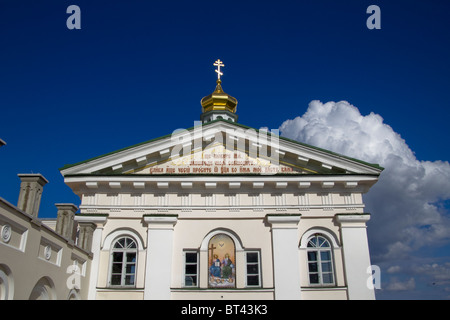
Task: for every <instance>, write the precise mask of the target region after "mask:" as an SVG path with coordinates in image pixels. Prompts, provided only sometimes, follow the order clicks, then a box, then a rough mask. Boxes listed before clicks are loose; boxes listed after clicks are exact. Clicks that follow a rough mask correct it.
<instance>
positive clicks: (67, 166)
mask: <svg viewBox="0 0 450 320" xmlns="http://www.w3.org/2000/svg"><path fill="white" fill-rule="evenodd" d="M219 121H222V122H226V123H229V124H232V125H235V126H238V127H241V128H244V129H253V130H256V132H259V130H258V129H255V128H252V127H249V126H245V125H243V124H240V123H236V122H233V121H229V120H225V119H217V120H214V121H211V122H208V123H203V124H202V125H201V126H202V127H205V126H208V125H210V124H213V123H216V122H219ZM196 127H198V126H194V127H191V128H188V129H186V130H187V131H191V130H194V128H196ZM267 134H268V135H272V134H271V133H270V132H269V131H267ZM171 135H172V134H167V135H164V136H162V137H159V138H155V139H151V140H148V141H144V142H141V143H138V144H135V145H132V146H129V147H126V148H122V149H119V150H116V151H112V152H109V153H106V154H103V155H100V156H97V157H94V158H91V159H87V160H84V161H80V162H77V163H74V164H66V165H64V166H63V167H62V168H60V169H59V170H60V171H62V170H65V169H68V168H72V167H75V166H78V165H80V164H83V163H88V162H91V161H94V160H97V159H100V158H103V157H107V156H109V155H112V154H115V153H118V152H121V151H125V150H128V149H132V148H135V147H138V146H141V145H144V144H147V143H150V142H154V141H158V140H161V139H164V138H168V137H170V136H171ZM279 139H281V140H284V141H289V142H292V143H294V144H297V145H300V146H303V147H307V148H311V149H314V150H318V151H321V152H325V153H328V154H330V155H334V156H337V157H341V158H344V159H348V160H352V161H355V162H358V163H361V164H363V165H367V166H370V167H372V168H375V169H378V170H380V171H382V170H384V168H383V167H381V166H380V165H378V164H373V163H368V162H365V161H362V160H359V159H355V158H351V157H348V156H345V155H342V154H339V153H336V152H332V151H329V150H326V149H322V148H319V147H315V146H312V145H309V144H306V143H303V142H298V141H296V140H292V139H289V138H285V137H282V136H279Z"/></svg>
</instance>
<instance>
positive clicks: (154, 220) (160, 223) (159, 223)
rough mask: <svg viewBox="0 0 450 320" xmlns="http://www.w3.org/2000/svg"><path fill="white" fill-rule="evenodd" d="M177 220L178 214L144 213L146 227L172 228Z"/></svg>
mask: <svg viewBox="0 0 450 320" xmlns="http://www.w3.org/2000/svg"><path fill="white" fill-rule="evenodd" d="M177 221H178V215H177V214H174V215H145V216H144V222H145V223H146V224H147V227H148V228H173V227H174V226H175V224H176V223H177Z"/></svg>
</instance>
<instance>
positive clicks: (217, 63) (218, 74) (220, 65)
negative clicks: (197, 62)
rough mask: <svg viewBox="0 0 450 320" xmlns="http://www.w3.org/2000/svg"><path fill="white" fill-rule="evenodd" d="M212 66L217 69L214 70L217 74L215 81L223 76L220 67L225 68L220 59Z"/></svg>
mask: <svg viewBox="0 0 450 320" xmlns="http://www.w3.org/2000/svg"><path fill="white" fill-rule="evenodd" d="M214 66H216V67H217V69H216V70H215V71H216V72H217V80H220V76H223V73H222V72H220V67H225V65H224V64H223V62H222V61H220V59H217V61H216V62H214Z"/></svg>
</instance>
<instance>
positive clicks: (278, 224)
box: [266, 214, 301, 228]
mask: <svg viewBox="0 0 450 320" xmlns="http://www.w3.org/2000/svg"><path fill="white" fill-rule="evenodd" d="M300 218H301V214H295V215H282V214H268V215H266V219H267V222H268V223H270V224H271V225H272V228H297V226H298V223H299V222H300Z"/></svg>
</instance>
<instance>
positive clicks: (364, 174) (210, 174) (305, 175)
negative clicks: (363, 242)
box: [65, 173, 379, 178]
mask: <svg viewBox="0 0 450 320" xmlns="http://www.w3.org/2000/svg"><path fill="white" fill-rule="evenodd" d="M131 176H133V177H136V176H137V177H183V176H184V177H200V176H201V177H203V176H209V177H248V176H261V177H264V176H267V177H273V176H276V177H280V176H283V177H308V176H311V177H317V176H323V177H334V176H369V177H378V176H379V174H376V173H298V174H296V173H276V174H262V173H229V174H226V173H225V174H222V173H155V174H135V175H131V174H128V173H88V174H86V173H81V174H68V175H65V177H67V178H70V177H131Z"/></svg>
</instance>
